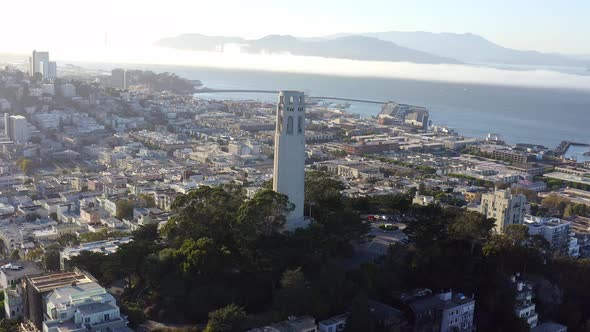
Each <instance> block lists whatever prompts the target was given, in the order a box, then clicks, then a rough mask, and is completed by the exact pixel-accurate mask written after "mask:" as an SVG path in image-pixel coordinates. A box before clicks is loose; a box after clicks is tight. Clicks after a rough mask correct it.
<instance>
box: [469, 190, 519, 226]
mask: <svg viewBox="0 0 590 332" xmlns="http://www.w3.org/2000/svg"><path fill="white" fill-rule="evenodd" d="M480 212H481V214H483V215H484V216H486V217H488V218H494V219H496V227H495V230H496V232H497V233H502V232H504V230H505V229H506V227H507V226H508V225H512V224H519V225H520V224H522V223H523V221H524V215H525V212H526V197H525V196H524V195H520V194H518V195H513V194H512V193H511V192H510V190H496V191H495V192H492V193H486V194H483V195H481V206H480Z"/></svg>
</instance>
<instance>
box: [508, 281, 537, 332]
mask: <svg viewBox="0 0 590 332" xmlns="http://www.w3.org/2000/svg"><path fill="white" fill-rule="evenodd" d="M511 282H512V284H514V287H515V288H516V299H515V300H516V304H515V307H514V313H515V314H516V316H518V317H519V318H521V319H524V320H525V321H526V322H527V324H529V326H530V327H531V329H532V328H534V327H535V326H537V322H538V321H539V315H538V314H537V312H536V310H535V308H536V305H535V302H533V298H534V296H535V293H534V292H533V285H532V284H530V283H528V282H526V281H525V280H523V279H522V278H520V274H518V273H517V274H516V275H514V276H512V277H511Z"/></svg>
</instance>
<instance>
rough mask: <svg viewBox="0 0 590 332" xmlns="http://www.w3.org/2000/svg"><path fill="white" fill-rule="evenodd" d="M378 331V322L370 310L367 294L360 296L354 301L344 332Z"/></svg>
mask: <svg viewBox="0 0 590 332" xmlns="http://www.w3.org/2000/svg"><path fill="white" fill-rule="evenodd" d="M372 331H377V321H376V319H375V316H373V314H372V313H371V310H370V309H369V299H368V298H367V295H366V294H365V293H360V294H358V295H357V296H356V297H355V298H354V300H353V301H352V306H351V308H350V315H349V316H348V319H347V320H346V327H345V328H344V332H372Z"/></svg>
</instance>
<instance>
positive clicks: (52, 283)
mask: <svg viewBox="0 0 590 332" xmlns="http://www.w3.org/2000/svg"><path fill="white" fill-rule="evenodd" d="M28 280H29V281H30V284H31V286H33V287H34V288H35V289H36V290H37V291H38V292H39V293H44V292H48V291H51V290H54V289H56V288H59V287H63V286H69V285H72V284H74V283H76V284H78V283H89V282H94V280H92V279H91V278H89V277H88V276H87V275H85V274H83V273H79V272H60V273H52V274H45V275H40V276H34V277H28Z"/></svg>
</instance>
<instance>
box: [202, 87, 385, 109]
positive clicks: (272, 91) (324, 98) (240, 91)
mask: <svg viewBox="0 0 590 332" xmlns="http://www.w3.org/2000/svg"><path fill="white" fill-rule="evenodd" d="M199 93H271V94H278V93H279V91H275V90H248V89H210V88H203V89H198V90H197V91H196V92H195V94H199ZM308 98H309V99H315V100H338V101H350V102H356V103H368V104H379V105H385V104H387V102H384V101H376V100H366V99H355V98H342V97H326V96H309V97H308Z"/></svg>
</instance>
